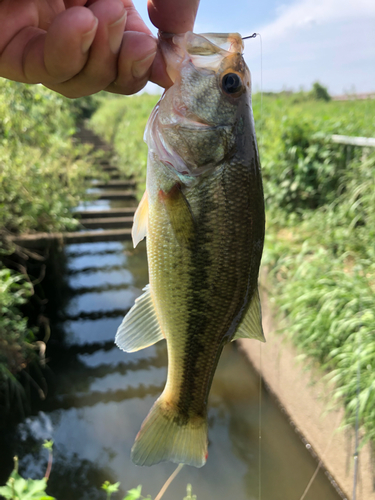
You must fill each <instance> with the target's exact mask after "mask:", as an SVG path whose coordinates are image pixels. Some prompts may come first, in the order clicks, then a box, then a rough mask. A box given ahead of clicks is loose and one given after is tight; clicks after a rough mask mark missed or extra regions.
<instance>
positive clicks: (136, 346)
mask: <svg viewBox="0 0 375 500" xmlns="http://www.w3.org/2000/svg"><path fill="white" fill-rule="evenodd" d="M143 290H144V292H145V293H144V294H143V295H141V296H140V297H138V298H137V299H135V304H134V306H133V307H132V308H131V309H130V311H129V312H128V314H127V315H126V316H125V318H124V319H123V321H122V323H121V325H120V326H119V328H118V330H117V333H116V337H115V343H116V344H117V346H118V347H119V348H120V349H122V350H123V351H125V352H134V351H139V350H140V349H144V348H145V347H149V346H150V345H153V344H155V343H156V342H159V340H162V339H163V338H164V336H163V333H162V331H161V328H160V325H159V321H158V318H157V316H156V312H155V308H154V304H153V302H152V298H151V293H150V285H147V286H145V288H144V289H143Z"/></svg>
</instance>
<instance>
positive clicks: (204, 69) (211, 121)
mask: <svg viewBox="0 0 375 500" xmlns="http://www.w3.org/2000/svg"><path fill="white" fill-rule="evenodd" d="M159 37H160V47H161V50H162V53H163V56H164V59H165V62H166V68H167V72H168V74H169V76H170V78H171V80H172V81H173V85H172V86H171V87H170V88H169V89H168V90H167V91H166V92H165V93H164V95H163V96H162V98H161V101H160V103H159V107H158V111H157V114H158V121H157V126H158V133H159V137H161V142H162V143H163V145H164V146H165V148H166V150H167V151H168V154H169V155H171V156H172V157H173V159H174V160H175V161H174V162H173V161H172V164H173V166H174V167H175V168H176V169H177V170H178V171H180V172H182V173H188V174H189V175H193V176H194V175H195V176H197V175H200V174H201V173H202V172H204V171H206V170H207V168H211V167H215V166H216V165H218V164H220V163H221V162H222V161H223V160H224V159H227V158H230V157H231V156H232V155H233V154H234V153H235V152H236V144H237V142H238V141H237V138H238V137H239V136H240V135H241V134H243V133H244V131H245V128H246V127H245V123H244V121H245V120H246V118H245V117H246V114H247V116H248V118H249V116H250V114H249V110H250V109H251V108H250V98H251V97H250V96H251V82H250V72H249V69H248V68H247V66H246V63H245V61H244V59H243V55H242V51H243V41H242V39H241V36H240V35H239V34H238V33H231V34H205V35H197V34H194V33H192V32H187V33H185V34H183V35H172V34H163V33H162V34H160V35H159Z"/></svg>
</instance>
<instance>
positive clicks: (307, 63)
mask: <svg viewBox="0 0 375 500" xmlns="http://www.w3.org/2000/svg"><path fill="white" fill-rule="evenodd" d="M176 1H178V0H176ZM134 4H135V6H136V8H137V10H138V11H139V12H140V14H141V15H142V17H143V18H144V19H145V20H147V21H148V16H147V9H146V0H135V1H134ZM148 25H149V26H150V28H152V31H153V33H155V34H156V30H155V28H154V27H153V26H152V25H151V23H150V22H149V21H148ZM194 31H195V32H196V33H205V32H206V33H207V32H225V33H227V32H239V33H241V34H242V35H243V36H245V35H249V34H252V33H254V32H257V33H260V34H261V37H262V61H261V42H260V39H259V37H257V38H255V39H250V40H248V41H246V42H245V59H246V62H247V64H248V66H249V68H250V71H251V73H252V81H253V89H255V90H260V87H261V81H262V88H263V91H274V92H279V91H281V90H284V89H287V90H299V89H300V88H304V89H305V90H309V89H310V88H311V85H312V83H313V82H315V81H319V82H320V83H321V84H323V85H324V86H326V87H327V88H328V91H329V92H330V94H332V95H339V94H344V93H352V92H357V93H362V92H375V0H285V1H281V0H257V1H256V0H235V1H230V0H201V2H200V6H199V10H198V15H197V19H196V23H195V27H194ZM261 67H262V68H263V71H262V78H261ZM150 90H152V89H150Z"/></svg>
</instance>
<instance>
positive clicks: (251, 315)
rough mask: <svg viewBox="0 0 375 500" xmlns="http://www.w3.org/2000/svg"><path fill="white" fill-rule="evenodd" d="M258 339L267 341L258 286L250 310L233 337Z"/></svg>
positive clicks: (235, 338)
mask: <svg viewBox="0 0 375 500" xmlns="http://www.w3.org/2000/svg"><path fill="white" fill-rule="evenodd" d="M237 339H256V340H260V341H261V342H265V341H266V339H265V337H264V333H263V327H262V309H261V305H260V298H259V291H258V288H257V289H256V290H255V292H254V294H253V297H252V299H251V302H250V305H249V308H248V310H247V311H246V313H245V315H244V317H243V318H242V320H241V322H240V324H239V325H238V327H237V330H236V333H235V335H234V337H233V339H232V341H233V340H237Z"/></svg>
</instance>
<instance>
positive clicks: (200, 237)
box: [115, 32, 265, 467]
mask: <svg viewBox="0 0 375 500" xmlns="http://www.w3.org/2000/svg"><path fill="white" fill-rule="evenodd" d="M159 45H160V48H161V51H162V54H163V57H164V59H165V62H166V69H167V72H168V74H169V76H170V78H171V80H172V82H173V85H172V86H171V87H170V88H168V89H167V90H166V91H165V92H164V94H163V95H162V97H161V99H160V101H159V102H158V104H157V105H156V107H155V108H154V110H153V111H152V113H151V115H150V118H149V121H148V123H147V126H146V131H145V141H146V143H147V145H148V163H147V179H146V191H145V194H144V195H143V198H142V200H141V202H140V204H139V206H138V208H137V210H136V213H135V216H134V223H133V228H132V237H133V243H134V246H136V245H137V244H138V243H139V242H140V241H141V240H142V239H143V238H145V237H146V244H147V259H148V266H149V281H150V282H149V285H147V286H146V287H145V288H144V290H143V291H144V293H143V294H142V295H141V296H140V297H139V298H137V299H136V301H135V304H134V306H133V307H132V308H131V309H130V311H129V312H128V314H127V315H126V316H125V318H124V320H123V322H122V324H121V325H120V327H119V329H118V331H117V333H116V337H115V342H116V344H117V346H118V347H119V348H120V349H122V350H124V351H126V352H134V351H137V350H139V349H143V348H146V347H148V346H150V345H153V344H155V343H156V342H158V341H160V340H162V339H166V341H167V351H168V372H167V381H166V384H165V388H164V390H163V392H162V394H161V396H160V397H159V398H158V399H157V401H156V402H155V403H154V405H153V407H152V408H151V410H150V412H149V414H148V416H147V417H146V419H145V420H144V422H143V424H142V426H141V429H140V431H139V433H138V434H137V436H136V439H135V442H134V445H133V447H132V450H131V458H132V460H133V462H134V463H135V464H137V465H147V466H150V465H153V464H156V463H159V462H162V461H171V462H175V463H183V464H187V465H191V466H195V467H202V466H203V465H204V464H205V463H206V460H207V456H208V451H207V450H208V437H207V433H208V424H207V399H208V395H209V391H210V387H211V383H212V379H213V376H214V373H215V369H216V366H217V364H218V361H219V358H220V355H221V352H222V349H223V347H224V345H225V344H227V343H229V342H231V341H233V340H235V339H238V338H252V339H257V340H259V341H261V342H264V341H265V338H264V334H263V329H262V318H261V305H260V299H259V292H258V274H259V266H260V261H261V256H262V251H263V242H264V232H265V213H264V197H263V187H262V177H261V168H260V161H259V154H258V148H257V142H256V136H255V129H254V120H253V115H252V108H251V80H250V72H249V69H248V67H247V66H246V63H245V61H244V58H243V41H242V39H241V36H240V35H239V34H238V33H221V34H220V33H219V34H214V33H210V34H203V35H199V34H195V33H193V32H187V33H184V34H178V35H173V34H166V33H162V34H159ZM239 383H240V381H239Z"/></svg>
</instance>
